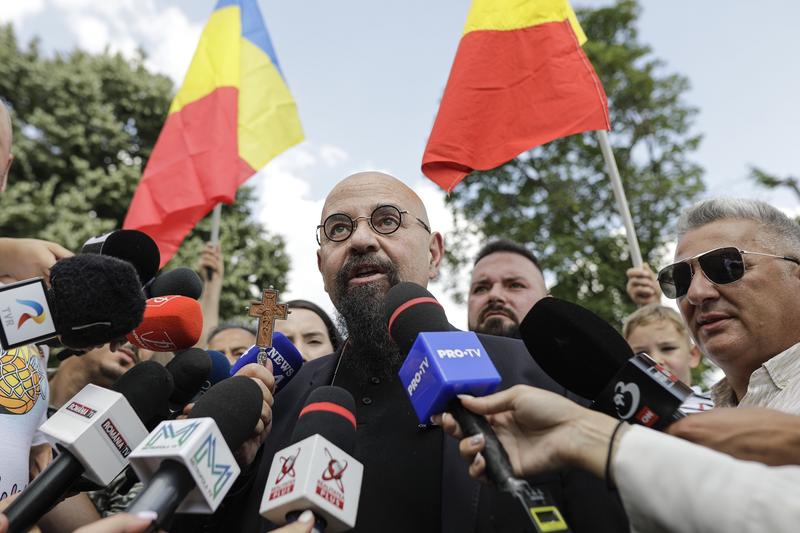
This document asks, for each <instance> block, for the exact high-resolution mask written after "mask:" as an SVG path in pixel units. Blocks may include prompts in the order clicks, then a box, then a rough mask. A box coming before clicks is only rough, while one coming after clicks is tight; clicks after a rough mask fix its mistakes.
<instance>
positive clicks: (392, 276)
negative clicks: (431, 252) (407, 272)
mask: <svg viewBox="0 0 800 533" xmlns="http://www.w3.org/2000/svg"><path fill="white" fill-rule="evenodd" d="M362 267H367V268H374V269H376V270H380V271H382V272H383V273H384V274H386V277H387V278H388V280H389V285H390V286H392V287H394V286H395V285H397V284H398V283H400V275H399V274H398V271H397V267H396V266H395V264H394V263H392V262H391V261H390V260H388V259H382V258H380V257H378V256H377V255H374V254H372V255H352V256H350V257H348V258H347V260H346V261H345V262H344V264H343V265H342V268H341V269H340V270H339V272H337V273H336V288H337V290H338V291H339V294H343V293H344V291H346V290H347V283H348V282H349V281H350V278H352V277H353V271H354V270H356V269H358V268H362Z"/></svg>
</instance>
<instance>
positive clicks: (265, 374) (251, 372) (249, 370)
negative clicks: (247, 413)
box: [236, 360, 275, 405]
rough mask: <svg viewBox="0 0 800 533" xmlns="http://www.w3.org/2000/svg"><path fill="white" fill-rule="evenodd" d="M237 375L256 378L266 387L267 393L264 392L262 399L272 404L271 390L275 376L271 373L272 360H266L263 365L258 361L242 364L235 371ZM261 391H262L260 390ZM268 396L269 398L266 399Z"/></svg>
mask: <svg viewBox="0 0 800 533" xmlns="http://www.w3.org/2000/svg"><path fill="white" fill-rule="evenodd" d="M236 375H237V376H247V377H250V378H253V379H255V380H256V382H257V383H259V382H260V383H261V384H263V385H264V386H265V387H266V389H267V391H266V392H267V393H268V394H267V393H265V394H264V400H265V401H269V405H272V394H271V391H274V390H275V376H273V375H272V361H269V360H267V366H266V367H263V366H261V365H259V364H258V363H250V364H248V365H244V366H243V367H242V368H240V369H239V371H238V372H236ZM262 392H264V391H263V390H262ZM267 397H269V400H267Z"/></svg>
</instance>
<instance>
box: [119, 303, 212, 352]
mask: <svg viewBox="0 0 800 533" xmlns="http://www.w3.org/2000/svg"><path fill="white" fill-rule="evenodd" d="M202 331H203V312H202V310H201V308H200V304H199V303H198V302H197V300H195V299H193V298H188V297H186V296H156V297H154V298H150V299H148V300H147V304H146V305H145V308H144V319H142V323H141V324H139V327H137V328H136V329H135V330H133V331H131V332H130V333H128V335H127V338H128V341H129V342H130V343H131V344H134V345H136V346H138V347H139V348H144V349H145V350H152V351H154V352H174V351H175V350H185V349H186V348H191V347H192V346H194V345H195V344H196V343H197V341H198V340H199V339H200V334H201V333H202Z"/></svg>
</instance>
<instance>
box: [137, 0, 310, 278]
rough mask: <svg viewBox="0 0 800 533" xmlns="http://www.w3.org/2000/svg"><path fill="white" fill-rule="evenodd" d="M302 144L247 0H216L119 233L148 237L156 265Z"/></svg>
mask: <svg viewBox="0 0 800 533" xmlns="http://www.w3.org/2000/svg"><path fill="white" fill-rule="evenodd" d="M301 140H303V130H302V128H301V126H300V119H299V118H298V116H297V108H296V106H295V102H294V99H293V98H292V95H291V94H290V93H289V88H288V87H287V84H286V80H285V79H284V77H283V73H282V72H281V68H280V65H279V63H278V57H277V56H276V55H275V49H274V48H273V47H272V42H271V41H270V38H269V33H268V32H267V27H266V26H265V25H264V19H263V18H262V16H261V11H260V10H259V8H258V4H257V2H256V0H219V1H218V2H217V5H216V7H215V9H214V12H213V13H212V14H211V18H210V19H209V21H208V24H207V25H206V27H205V29H204V30H203V34H202V36H201V37H200V44H199V45H198V46H197V51H196V52H195V54H194V58H192V63H191V65H190V66H189V70H188V72H187V73H186V78H185V79H184V81H183V86H182V87H181V88H180V90H179V91H178V94H177V95H175V99H174V100H173V101H172V105H171V106H170V109H169V115H168V116H167V120H166V122H165V123H164V127H163V129H162V130H161V134H160V135H159V137H158V141H157V142H156V145H155V148H154V149H153V153H152V154H151V156H150V159H149V161H148V163H147V167H146V168H145V170H144V174H143V176H142V179H141V180H140V182H139V186H138V188H137V189H136V193H135V194H134V197H133V201H132V202H131V205H130V208H129V209H128V214H127V216H126V217H125V224H124V227H125V228H130V229H138V230H140V231H143V232H145V233H147V234H148V235H150V236H151V237H152V238H153V239H154V240H155V241H156V243H157V244H158V248H159V250H160V252H161V266H164V264H165V263H166V262H167V261H169V259H170V258H171V257H172V256H173V255H174V254H175V252H176V251H177V250H178V247H179V246H180V244H181V242H182V241H183V239H184V238H185V237H186V235H187V234H188V233H189V232H190V231H191V230H192V228H193V227H194V226H195V224H197V222H198V221H200V219H202V218H203V217H204V216H205V215H206V214H208V212H209V211H211V210H212V209H213V208H214V206H215V205H216V204H218V203H220V202H225V203H232V202H233V200H234V197H235V195H236V189H237V188H238V187H239V185H241V184H242V183H244V181H245V180H247V178H249V177H250V176H252V175H253V174H254V173H255V172H257V171H258V170H259V169H260V168H261V167H263V166H264V165H265V164H266V163H267V162H268V161H269V160H270V159H272V158H273V157H275V156H276V155H278V154H280V153H281V152H283V151H284V150H286V149H287V148H289V147H290V146H293V145H295V144H297V143H298V142H300V141H301Z"/></svg>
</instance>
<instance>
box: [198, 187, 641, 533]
mask: <svg viewBox="0 0 800 533" xmlns="http://www.w3.org/2000/svg"><path fill="white" fill-rule="evenodd" d="M316 229H317V235H316V238H317V242H318V243H319V248H318V250H317V264H318V266H319V270H320V273H321V274H322V279H323V282H324V286H325V290H326V291H327V292H328V294H329V295H330V298H331V301H332V302H333V304H334V305H335V307H336V309H337V311H338V313H339V315H340V316H339V320H340V322H341V324H342V326H344V327H343V328H342V329H346V330H347V332H348V337H347V340H346V342H345V343H344V345H343V346H342V347H341V348H340V349H339V350H337V352H336V353H333V354H329V355H326V356H322V357H320V358H317V359H314V360H313V361H309V362H307V363H306V364H305V365H304V366H303V367H302V368H301V369H300V371H299V372H298V374H297V375H296V376H295V377H294V379H293V380H292V381H291V382H290V383H289V384H288V385H287V386H286V388H284V389H283V390H281V392H280V394H279V395H277V396H276V399H275V404H274V406H273V409H272V417H273V418H272V422H271V424H270V426H271V429H267V430H266V431H269V435H268V436H267V438H266V440H265V442H264V446H263V447H262V449H261V451H260V452H259V459H258V462H257V463H255V464H254V465H252V467H250V468H249V469H246V470H247V471H248V472H249V474H248V477H249V480H248V481H247V483H248V486H249V487H250V488H249V489H245V488H242V489H241V490H240V491H238V492H237V496H236V497H235V498H228V499H227V500H226V502H225V504H224V506H223V511H222V512H221V513H218V515H217V516H215V518H214V519H215V521H216V522H217V523H219V524H224V525H225V527H226V528H227V529H226V530H228V529H230V530H236V531H245V532H249V531H253V532H255V531H264V529H265V527H267V526H268V524H267V523H266V522H265V521H263V520H262V519H261V518H260V516H259V515H258V509H259V505H260V502H261V497H262V494H263V492H264V486H265V485H266V482H267V474H268V472H269V468H270V465H271V462H272V459H273V456H274V454H275V453H276V452H277V451H278V450H281V449H282V448H284V447H285V446H287V445H289V443H290V442H291V441H290V437H291V434H292V432H293V428H294V424H295V422H296V420H297V415H298V413H299V411H300V409H302V407H303V405H304V403H305V399H306V398H307V397H308V394H309V393H310V392H311V390H313V389H314V388H316V387H319V386H322V385H335V386H337V387H342V388H344V389H346V390H348V391H349V392H350V393H351V394H352V395H353V397H354V398H355V400H356V402H357V409H356V418H357V421H358V430H357V431H358V433H357V439H356V448H355V452H354V456H355V458H356V459H358V460H359V461H361V462H362V464H363V465H364V479H363V483H362V487H361V491H360V499H359V510H358V518H357V522H356V528H355V530H354V531H416V532H418V533H422V532H427V531H430V532H438V531H475V532H484V531H486V532H495V531H496V532H500V531H520V530H522V529H523V528H522V527H520V526H521V523H520V522H519V517H517V515H515V514H514V513H513V511H514V510H515V508H513V507H509V503H508V502H504V501H503V500H502V498H500V497H499V495H498V493H497V492H496V491H494V490H493V489H491V488H488V487H485V486H481V485H480V484H479V483H477V482H475V481H474V480H471V479H470V478H469V476H468V473H467V469H466V468H465V467H464V465H463V464H462V462H461V460H460V457H459V455H458V449H457V445H458V443H457V442H456V441H455V440H453V439H446V438H445V437H444V435H443V433H442V430H441V429H440V428H439V427H437V426H433V425H432V424H423V425H420V424H419V421H418V420H417V418H416V415H415V414H414V411H413V407H412V405H411V402H410V401H409V400H408V397H407V395H406V393H405V390H404V388H403V387H402V385H401V384H400V382H399V380H398V379H397V370H398V369H399V366H400V364H401V363H402V361H403V359H404V358H405V354H404V353H400V350H399V348H398V347H397V346H396V345H395V344H394V342H393V341H392V340H391V338H390V337H389V334H388V331H387V326H386V323H385V319H384V317H383V309H382V305H383V300H384V297H385V294H386V292H387V291H388V290H389V289H390V288H391V287H392V286H393V285H395V284H397V283H399V282H401V281H410V282H414V283H417V284H419V285H422V286H427V284H428V281H429V280H431V279H433V278H434V276H436V275H437V273H438V269H439V264H440V262H441V260H442V257H443V255H444V243H443V239H442V236H441V234H440V233H438V232H435V231H432V229H431V227H430V223H429V221H428V215H427V212H426V210H425V206H424V205H423V203H422V201H421V200H420V198H419V197H418V196H417V195H416V193H414V191H412V190H411V189H410V188H409V187H407V186H406V185H405V184H403V183H402V182H401V181H399V180H398V179H396V178H394V177H392V176H389V175H386V174H383V173H380V172H362V173H358V174H354V175H352V176H350V177H348V178H345V179H344V180H342V181H341V182H339V183H338V184H337V185H336V186H335V187H334V188H333V190H332V191H331V192H330V193H329V195H328V197H327V198H326V200H325V204H324V206H323V209H322V214H321V217H320V224H319V226H317V228H316ZM481 341H482V342H483V344H484V347H485V349H486V351H487V352H488V353H489V354H490V356H491V357H492V359H493V361H494V363H495V366H496V367H497V369H498V371H499V373H500V374H501V376H503V378H504V381H503V387H508V386H511V385H513V384H515V383H526V384H530V385H533V386H537V387H540V388H545V389H549V390H552V391H556V392H558V393H561V394H563V393H564V389H563V388H560V387H558V385H557V384H555V382H553V381H552V380H551V379H550V378H548V377H547V376H546V375H545V374H544V373H543V372H542V371H541V369H539V367H538V366H536V364H535V363H534V362H533V359H532V358H531V357H530V355H529V354H528V353H527V351H526V350H525V347H524V345H523V344H522V342H521V341H519V340H515V339H508V338H504V337H491V336H481ZM237 483H239V482H237ZM532 483H533V484H534V485H535V486H539V487H544V488H545V489H546V490H548V491H550V492H551V494H552V495H553V497H554V499H555V500H556V502H557V504H558V505H559V506H561V509H562V512H564V513H565V518H566V520H567V521H568V522H569V524H570V526H571V528H572V531H574V532H576V533H580V532H582V531H592V532H602V531H608V532H612V531H613V532H617V531H626V530H627V520H626V517H625V515H624V512H623V510H622V507H621V505H620V504H619V502H618V501H617V500H616V499H615V494H613V493H610V492H608V490H607V489H606V487H605V486H604V485H603V484H602V483H600V482H598V480H596V479H594V478H592V477H591V476H589V475H588V474H585V473H582V472H569V473H564V474H558V475H551V476H542V477H536V478H533V479H532ZM567 500H568V501H567ZM523 518H524V517H523Z"/></svg>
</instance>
